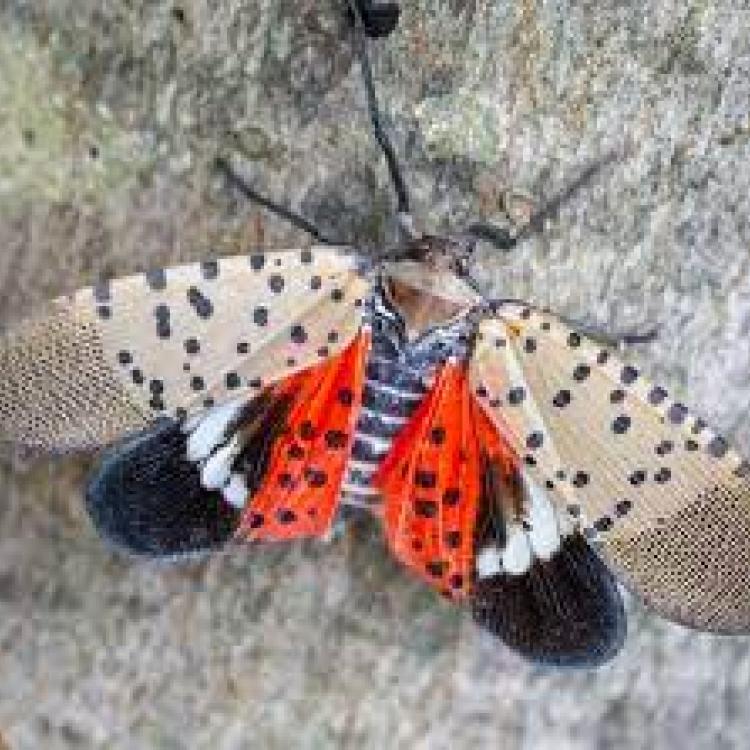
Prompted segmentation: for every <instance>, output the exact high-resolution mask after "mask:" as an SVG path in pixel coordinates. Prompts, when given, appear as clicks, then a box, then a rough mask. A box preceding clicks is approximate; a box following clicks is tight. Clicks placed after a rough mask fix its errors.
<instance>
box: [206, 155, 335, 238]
mask: <svg viewBox="0 0 750 750" xmlns="http://www.w3.org/2000/svg"><path fill="white" fill-rule="evenodd" d="M216 168H217V169H219V170H220V171H221V172H222V173H223V174H224V176H225V177H226V178H227V180H228V182H229V184H230V185H232V186H233V187H235V188H237V189H238V190H239V191H240V192H241V193H242V194H243V195H244V196H245V197H246V198H248V199H249V200H251V201H253V203H257V204H258V205H260V206H263V208H265V209H266V210H267V211H270V212H271V213H272V214H275V215H276V216H279V217H281V218H282V219H284V221H287V222H289V223H290V224H292V225H293V226H295V227H297V229H301V230H302V231H303V232H307V234H309V235H310V236H311V237H312V238H313V239H315V240H316V241H317V242H320V243H322V244H323V245H346V244H347V243H346V242H340V241H337V240H334V239H332V238H330V237H328V236H326V235H325V234H323V232H321V231H320V229H318V228H317V227H316V226H315V224H313V223H312V222H311V221H308V220H307V219H306V218H305V217H304V216H301V215H300V214H298V213H295V212H294V211H292V210H291V209H290V208H287V207H286V206H282V205H280V204H278V203H276V202H274V201H272V200H271V199H270V198H266V196H264V195H261V194H260V193H258V192H257V191H256V190H255V189H254V188H252V187H251V186H250V185H249V184H248V183H247V182H246V181H245V180H244V179H243V178H242V177H241V176H240V175H239V174H238V173H237V172H236V171H235V170H234V168H233V167H232V165H231V164H230V163H229V162H228V161H227V160H226V159H224V158H222V157H219V158H217V159H216Z"/></svg>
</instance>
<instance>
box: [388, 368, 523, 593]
mask: <svg viewBox="0 0 750 750" xmlns="http://www.w3.org/2000/svg"><path fill="white" fill-rule="evenodd" d="M490 458H491V459H493V460H495V461H498V462H499V463H500V464H501V466H503V467H505V470H506V471H507V472H510V471H511V470H512V467H514V466H516V465H517V459H516V457H515V456H514V455H513V454H512V452H511V451H510V448H509V447H508V446H507V445H506V443H505V442H504V441H503V440H502V439H501V438H500V435H499V434H498V432H497V429H496V428H495V427H494V426H493V425H492V424H491V423H490V421H489V420H488V418H487V417H486V416H485V415H484V412H483V411H482V409H481V408H480V407H479V405H478V403H477V402H476V399H475V398H474V395H473V394H472V393H471V391H470V387H469V380H468V376H467V372H466V368H465V366H464V365H462V364H459V363H454V362H448V363H446V364H445V365H444V366H443V367H441V368H440V370H439V371H438V372H437V374H436V377H435V382H434V384H433V387H432V389H431V390H430V392H429V393H428V394H427V395H426V396H425V398H424V400H423V401H422V403H421V404H420V405H419V407H418V408H417V410H416V412H415V413H414V415H413V416H412V418H411V420H410V421H409V423H408V424H407V425H406V426H405V427H404V429H403V430H402V431H401V432H400V433H399V435H398V437H397V438H396V440H395V441H394V443H393V446H392V447H391V451H390V452H389V454H388V456H387V457H386V458H385V459H384V461H383V464H382V465H381V467H380V469H379V471H378V473H377V474H376V475H375V477H374V480H373V481H374V483H375V485H376V486H377V487H378V489H380V491H381V493H382V495H383V501H384V523H385V533H386V538H387V540H388V543H389V545H390V547H391V549H392V551H393V553H394V554H395V555H396V557H397V558H398V559H399V560H400V561H401V562H403V563H404V564H405V565H407V566H408V567H410V568H412V569H414V570H415V571H416V572H417V573H418V574H420V575H421V576H422V577H424V578H426V579H427V580H428V582H429V583H431V584H432V585H433V586H436V587H437V588H438V589H440V591H442V592H443V593H445V594H447V595H449V596H452V597H455V598H460V597H462V596H465V595H466V594H467V593H468V592H469V591H470V590H471V584H472V579H473V576H474V555H475V550H474V535H475V529H476V525H477V514H478V511H479V506H480V500H481V496H482V471H483V465H484V463H485V462H486V461H487V460H488V459H490Z"/></svg>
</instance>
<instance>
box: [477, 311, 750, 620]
mask: <svg viewBox="0 0 750 750" xmlns="http://www.w3.org/2000/svg"><path fill="white" fill-rule="evenodd" d="M471 377H472V383H473V386H474V388H475V390H476V392H477V394H478V395H479V397H480V401H481V403H482V404H483V406H484V407H485V409H486V410H487V411H488V413H489V414H490V416H491V417H492V418H493V420H494V421H495V423H496V424H497V426H498V427H499V429H500V430H501V431H502V432H503V434H504V435H505V436H506V437H507V438H508V439H509V441H510V442H511V444H512V445H513V446H514V447H515V448H516V450H518V451H519V454H520V455H521V456H523V457H524V459H525V461H526V462H527V465H528V468H529V471H530V472H531V474H532V475H533V476H535V478H536V479H537V481H539V482H541V483H542V484H543V486H546V487H547V489H548V490H549V492H550V495H551V497H552V498H553V499H554V501H555V502H556V503H557V504H558V507H560V508H563V509H566V510H568V512H569V513H571V515H572V516H573V517H574V518H576V519H577V520H578V522H579V523H580V524H581V527H582V528H583V530H584V531H585V533H586V535H587V536H588V537H589V539H590V540H591V541H592V542H593V543H595V544H596V546H597V547H598V548H599V549H600V551H601V554H602V555H603V557H604V558H605V559H606V560H607V561H608V562H609V563H610V564H611V565H612V567H613V568H614V569H615V570H616V572H618V573H619V574H620V575H621V577H622V578H623V579H624V581H625V582H626V583H627V584H628V585H629V586H631V587H632V588H633V589H634V590H636V591H637V592H638V593H639V594H641V595H642V596H643V597H644V598H645V599H646V601H647V602H648V603H649V604H650V606H651V607H652V608H653V609H655V610H657V611H658V612H660V613H661V614H663V615H665V616H667V617H670V618H672V619H675V620H677V621H680V622H683V623H685V624H688V625H691V626H694V627H699V628H701V629H706V630H713V631H721V632H739V631H743V630H748V629H750V482H749V481H748V479H747V474H748V472H747V464H746V463H745V462H744V461H743V460H742V458H741V457H740V456H739V455H738V454H737V453H736V452H734V451H733V450H731V449H730V448H729V447H728V445H727V443H726V441H725V440H724V439H723V438H721V437H719V436H717V435H716V434H715V433H714V432H712V431H711V430H710V429H708V428H707V427H706V426H705V423H703V422H702V420H700V419H697V418H696V417H695V416H694V415H693V414H691V413H690V412H689V411H688V410H687V409H686V408H685V407H684V406H683V405H682V404H679V403H675V402H674V401H672V400H671V399H670V398H668V396H667V393H666V391H665V390H664V389H661V388H658V387H654V386H653V385H652V384H651V383H649V382H648V381H647V380H646V379H645V378H644V377H643V376H641V375H640V373H639V372H638V371H637V370H636V369H635V368H633V367H631V366H628V365H625V364H623V363H622V362H621V361H620V359H619V358H618V357H617V356H616V354H615V353H614V352H613V351H611V350H609V349H606V348H602V347H601V346H599V345H598V344H596V343H595V342H593V341H591V340H590V339H587V338H585V337H584V336H582V335H579V334H578V333H576V332H575V331H573V330H571V329H570V328H569V327H568V326H566V325H565V324H564V323H562V322H561V321H560V320H559V319H558V318H556V317H555V316H553V315H549V314H545V313H541V312H538V311H535V310H532V309H529V308H528V307H524V306H521V305H516V304H512V305H510V304H508V305H503V306H501V307H500V308H499V309H498V312H497V315H496V316H495V317H490V318H487V319H485V320H483V321H482V322H481V323H480V325H479V330H478V336H477V343H476V348H475V351H474V354H473V358H472V362H471ZM532 436H533V437H532Z"/></svg>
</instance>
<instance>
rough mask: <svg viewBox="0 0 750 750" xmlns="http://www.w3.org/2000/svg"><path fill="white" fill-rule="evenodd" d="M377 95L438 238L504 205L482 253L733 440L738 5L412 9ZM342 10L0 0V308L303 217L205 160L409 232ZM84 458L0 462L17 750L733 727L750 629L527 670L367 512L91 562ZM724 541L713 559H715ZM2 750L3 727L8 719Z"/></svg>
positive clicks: (573, 739) (749, 670) (331, 227)
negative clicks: (136, 558)
mask: <svg viewBox="0 0 750 750" xmlns="http://www.w3.org/2000/svg"><path fill="white" fill-rule="evenodd" d="M403 5H404V12H403V14H402V19H401V24H400V28H399V30H398V31H397V32H396V33H395V34H394V35H393V36H391V37H390V38H389V39H388V40H385V41H380V42H378V43H377V45H376V47H375V50H374V66H375V73H376V77H377V79H378V82H379V86H380V95H381V98H382V100H383V105H384V109H385V111H386V113H387V116H388V119H389V120H390V122H391V123H392V126H393V129H394V132H395V136H394V137H395V143H396V147H397V149H398V151H399V153H400V154H401V155H402V158H403V162H404V165H405V170H406V173H407V175H408V179H409V182H410V184H411V186H412V190H413V193H414V201H415V204H416V213H417V215H418V217H419V219H420V221H421V222H422V223H423V226H424V227H426V228H427V229H429V230H431V231H445V230H449V229H454V230H455V229H460V228H461V227H462V226H463V225H465V224H466V222H468V221H469V220H470V219H472V218H475V217H477V216H480V217H483V218H486V219H492V220H495V221H498V222H504V221H511V222H513V221H515V222H522V221H523V217H524V216H525V215H527V214H528V212H529V211H530V210H532V209H533V208H534V207H535V206H538V205H543V204H544V203H545V202H546V201H549V200H550V199H551V198H553V197H554V195H555V194H556V193H557V192H559V191H560V190H563V189H564V188H565V186H566V185H567V184H569V183H570V182H571V181H572V180H574V179H575V177H576V176H577V175H578V174H580V172H581V171H582V170H583V169H584V168H585V167H587V166H588V165H590V164H592V163H594V162H596V161H597V160H600V159H602V158H604V157H607V156H608V155H610V154H614V155H616V158H615V159H613V160H612V161H610V163H608V164H607V165H605V166H604V167H603V168H602V169H601V170H600V171H599V172H598V173H597V174H596V175H595V177H594V179H593V180H592V181H590V182H589V183H588V185H587V186H585V187H583V188H582V189H580V190H578V191H576V192H575V193H574V194H573V195H572V196H571V197H570V198H569V200H567V201H566V202H565V203H564V205H563V206H562V207H561V208H560V210H559V212H558V213H557V215H556V216H554V217H553V218H552V219H551V220H550V221H549V222H548V223H547V225H546V226H545V228H544V231H543V232H542V233H541V234H538V235H535V236H534V237H532V238H531V239H530V240H529V241H528V242H526V243H525V244H524V245H523V246H522V247H521V248H520V249H518V250H517V251H514V252H513V253H512V254H508V255H505V254H499V253H497V252H493V251H491V250H490V249H488V248H484V252H483V253H482V257H481V259H480V263H479V267H478V272H477V273H478V275H479V276H480V277H481V278H482V279H483V280H484V281H485V282H486V283H487V284H488V287H490V288H492V289H493V290H494V292H495V293H496V294H499V295H502V296H513V297H525V298H529V299H532V300H534V301H536V302H539V303H542V304H548V305H550V306H551V307H553V308H554V309H556V310H559V311H561V312H564V313H565V314H567V315H569V316H572V317H575V318H579V319H582V320H585V321H587V322H588V323H591V324H597V325H599V326H602V327H605V328H607V329H610V330H612V331H615V332H625V331H632V330H648V329H651V328H654V327H655V328H657V329H658V332H659V336H658V339H657V340H656V341H655V342H654V343H652V344H649V345H647V346H641V347H638V351H636V352H634V353H633V356H634V357H636V358H638V359H639V360H640V361H641V362H642V363H643V364H644V367H645V368H646V369H647V370H648V371H649V372H650V374H651V375H652V376H655V377H658V378H659V379H660V380H661V381H664V382H665V383H666V384H667V385H668V386H670V387H673V388H676V389H677V390H679V391H681V392H682V393H684V394H685V397H686V398H687V399H688V400H689V402H690V403H691V404H693V405H694V406H695V408H696V409H697V410H698V411H700V412H702V413H703V414H704V416H706V417H707V418H709V419H711V420H712V421H713V422H714V423H716V425H717V426H718V427H719V428H720V429H722V430H724V431H725V432H727V433H728V434H730V435H731V436H733V438H734V439H735V441H736V442H737V444H738V445H739V446H740V448H742V449H743V450H744V451H745V452H746V453H750V425H749V424H748V420H747V416H748V406H747V405H748V403H750V367H749V365H750V337H749V336H748V330H750V263H749V262H748V252H749V251H750V226H749V225H748V216H750V197H749V196H750V169H748V167H747V165H748V163H750V161H749V160H750V117H749V114H748V102H749V101H750V38H749V37H750V32H749V31H748V30H749V29H750V15H748V10H747V9H746V8H745V9H738V8H739V6H740V5H742V4H737V3H732V2H730V1H729V0H714V1H713V2H710V3H708V2H703V1H701V0H687V2H670V1H667V2H663V1H661V0H659V1H658V2H657V1H655V0H649V2H646V3H632V4H623V3H620V2H614V1H613V0H608V1H605V2H599V3H572V2H570V1H569V0H562V1H561V2H557V3H535V2H531V1H530V0H518V2H507V1H505V0H503V1H497V0H496V1H493V2H489V1H488V0H414V1H413V2H410V3H408V4H406V3H404V4H403ZM342 18H343V17H342V15H341V12H340V8H339V3H338V2H335V1H334V0H326V1H325V2H317V3H315V2H303V3H300V2H293V1H292V0H242V2H240V1H239V0H220V2H215V1H209V0H181V1H179V0H178V1H176V2H160V3H154V2H146V0H132V2H117V3H100V2H98V0H36V1H35V2H26V1H25V0H6V2H4V3H1V4H0V248H2V250H1V251H0V316H1V318H0V319H1V320H2V322H3V324H6V323H7V324H9V323H11V322H12V321H14V320H17V319H18V318H19V317H21V316H22V315H24V314H26V313H28V312H29V311H30V310H32V309H33V307H34V305H35V304H36V303H38V302H39V301H40V300H42V299H44V298H46V297H48V296H51V295H54V294H58V293H61V292H63V291H69V290H72V289H74V288H75V287H76V286H79V285H82V284H84V283H87V282H89V281H91V280H92V279H93V278H94V277H95V276H96V275H98V274H101V273H109V274H115V273H116V274H123V273H127V272H132V271H134V270H137V269H143V268H145V267H148V266H155V265H161V264H164V263H167V262H172V261H175V260H178V259H179V260H187V259H195V258H199V257H203V256H205V255H206V254H207V253H208V254H210V253H211V252H212V251H213V252H216V251H217V250H224V249H227V248H230V249H231V248H248V247H253V246H259V245H263V246H266V247H274V246H276V247H278V246H289V245H294V244H299V243H300V242H303V241H305V238H304V237H302V236H300V235H299V234H298V233H297V232H295V231H294V230H291V229H289V228H288V227H287V226H285V225H283V224H280V223H279V222H278V221H277V220H275V219H274V218H272V217H269V216H268V215H267V214H265V213H263V212H261V211H259V210H258V209H257V208H256V207H254V206H251V205H247V204H246V203H244V202H242V201H240V200H239V199H238V198H237V197H236V196H235V195H232V194H231V192H230V191H228V190H227V189H226V186H225V185H224V184H223V183H222V181H221V179H220V178H219V177H218V176H217V175H216V173H215V172H214V171H213V170H212V163H213V160H214V158H215V156H216V155H217V154H232V155H234V156H235V157H237V158H239V159H241V160H242V163H243V164H244V165H245V172H246V174H247V175H248V176H249V177H250V178H252V180H253V182H254V184H256V185H257V186H258V187H259V188H260V189H262V190H264V191H265V192H266V193H268V194H270V195H273V196H277V197H279V198H281V199H283V200H286V201H288V202H289V203H290V204H291V205H293V206H295V207H297V208H298V209H299V210H301V211H303V212H304V213H305V214H306V215H308V216H309V217H311V218H313V219H314V220H316V221H317V222H318V223H319V224H320V225H321V226H322V228H323V229H324V230H326V231H327V232H328V233H329V234H335V235H336V236H338V237H342V238H346V239H352V240H356V241H357V242H359V243H360V244H362V245H367V244H378V243H383V242H387V241H391V240H393V238H394V236H395V235H394V223H393V214H392V205H393V200H392V196H391V192H390V189H389V186H388V182H387V178H386V173H385V169H384V166H383V164H382V162H381V161H380V159H379V158H378V152H377V151H376V149H375V147H374V144H373V141H372V138H371V136H370V133H369V131H368V127H367V120H366V117H365V113H364V109H363V103H364V97H363V92H362V89H361V86H360V81H359V78H358V75H357V67H356V65H353V63H352V53H351V47H350V43H349V40H348V37H347V31H346V26H345V23H344V22H343V20H342ZM86 468H87V464H86V462H85V461H82V460H78V461H74V460H56V461H47V462H36V463H34V464H33V465H29V464H27V463H24V462H23V461H20V460H18V459H15V458H13V457H10V456H6V458H5V459H4V460H3V463H2V466H1V467H0V470H1V472H2V476H1V478H0V482H1V484H0V486H2V488H3V490H2V493H1V495H2V498H1V501H0V674H2V676H3V680H2V682H0V735H1V736H2V738H4V740H5V742H6V743H7V744H8V746H9V747H10V748H13V750H19V749H21V748H24V749H25V748H39V747H45V748H58V747H60V748H77V747H87V748H88V747H102V748H104V747H106V748H152V747H153V748H170V749H171V748H175V749H177V748H256V747H258V748H261V747H262V748H274V747H303V748H326V747H357V748H380V747H408V748H447V747H458V748H463V747H466V748H484V747H487V748H497V747H524V748H526V747H528V748H534V750H544V749H545V748H556V749H562V748H571V749H575V750H579V749H580V750H583V749H588V748H601V747H605V748H608V747H620V748H622V747H627V748H673V747H690V748H711V749H712V750H719V749H720V748H737V747H746V746H747V737H748V735H749V734H750V713H749V712H748V711H747V695H748V689H749V688H750V639H748V638H733V639H729V638H726V639H723V638H719V637H713V636H708V635H700V634H696V633H692V632H689V631H687V630H684V629H682V628H680V627H678V626H675V625H671V624H669V623H666V622H664V621H661V620H659V619H657V618H655V617H653V616H650V615H649V614H648V613H646V612H645V611H644V610H643V609H642V607H641V606H640V605H639V604H638V603H637V602H630V610H631V632H630V636H629V638H628V641H627V645H626V647H625V649H624V650H623V652H622V653H621V654H620V656H619V657H618V658H617V659H616V660H615V661H614V662H613V663H612V664H611V665H609V666H607V667H605V668H603V669H600V670H598V671H596V672H589V673H587V672H584V673H580V672H561V671H555V670H547V669H539V668H534V667H530V666H528V665H526V664H525V663H523V662H521V661H520V660H519V659H518V658H516V657H515V656H514V655H513V654H511V653H510V652H508V651H507V650H505V649H504V648H502V647H501V646H499V645H498V644H497V643H495V642H494V641H493V640H492V638H490V637H488V636H484V635H483V634H482V633H480V632H478V631H477V630H476V628H475V627H474V626H473V625H472V623H471V621H470V617H469V616H468V615H467V614H466V613H462V612H459V611H456V610H454V609H452V608H451V607H450V606H449V605H447V604H445V603H443V602H441V601H438V600H437V599H436V598H435V597H434V596H433V595H432V594H430V592H428V591H425V590H424V589H423V588H422V586H421V585H420V584H419V583H417V582H415V581H413V580H412V579H411V578H410V577H409V576H408V575H407V574H405V573H404V572H402V571H401V570H400V569H399V568H398V567H397V566H396V564H395V563H393V562H392V561H391V560H390V559H389V558H388V557H387V556H386V555H385V553H384V551H383V547H382V541H381V539H380V536H379V533H378V530H377V529H376V528H375V527H374V526H373V525H371V524H367V523H363V524H361V525H358V526H355V527H354V528H352V529H351V530H350V531H349V532H348V533H347V534H346V535H345V536H344V537H342V538H340V539H339V540H337V541H335V542H333V543H331V544H330V545H323V544H300V545H294V546H284V547H281V546H280V547H272V548H266V549H239V550H233V551H231V552H229V553H227V554H224V555H221V556H219V557H218V558H215V559H213V560H210V561H204V562H202V563H195V564H193V565H190V566H188V567H181V568H168V567H158V566H149V565H143V564H136V563H134V562H132V561H130V560H127V559H123V558H120V557H116V556H114V555H112V554H111V553H110V552H108V551H107V550H106V549H105V548H104V547H103V546H102V545H101V544H100V543H99V542H98V540H97V539H96V538H95V536H94V534H93V532H92V530H91V529H90V527H89V525H88V523H87V521H86V518H85V516H84V514H83V510H82V505H81V502H80V487H81V485H82V482H83V481H84V477H85V471H86ZM727 554H731V550H727ZM0 746H2V739H0Z"/></svg>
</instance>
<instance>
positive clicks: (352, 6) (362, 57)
mask: <svg viewBox="0 0 750 750" xmlns="http://www.w3.org/2000/svg"><path fill="white" fill-rule="evenodd" d="M347 2H348V4H349V11H350V13H351V15H352V16H353V17H354V51H355V54H356V55H357V58H358V59H359V67H360V70H361V72H362V80H363V82H364V84H365V93H366V95H367V111H368V113H369V115H370V124H371V125H372V133H373V135H374V136H375V140H376V141H377V142H378V145H379V146H380V149H381V151H382V152H383V156H385V161H386V164H387V166H388V173H389V174H390V177H391V183H392V184H393V189H394V191H395V192H396V198H397V200H398V208H397V210H398V218H399V226H400V227H401V229H402V231H404V232H405V233H406V234H407V235H409V236H410V237H415V236H416V232H415V231H414V227H413V220H412V217H411V211H410V203H409V191H408V190H407V187H406V182H405V181H404V178H403V175H402V174H401V168H400V167H399V163H398V159H397V158H396V151H395V149H394V148H393V144H392V143H391V140H390V138H389V137H388V133H387V132H386V130H385V128H384V127H383V122H382V118H381V114H380V106H379V104H378V97H377V93H376V91H375V83H374V81H373V77H372V67H371V65H370V57H369V54H368V51H367V28H366V26H365V22H364V19H363V17H362V13H361V12H360V8H359V3H358V2H357V1H356V0H347Z"/></svg>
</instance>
